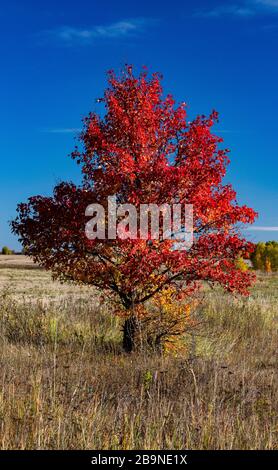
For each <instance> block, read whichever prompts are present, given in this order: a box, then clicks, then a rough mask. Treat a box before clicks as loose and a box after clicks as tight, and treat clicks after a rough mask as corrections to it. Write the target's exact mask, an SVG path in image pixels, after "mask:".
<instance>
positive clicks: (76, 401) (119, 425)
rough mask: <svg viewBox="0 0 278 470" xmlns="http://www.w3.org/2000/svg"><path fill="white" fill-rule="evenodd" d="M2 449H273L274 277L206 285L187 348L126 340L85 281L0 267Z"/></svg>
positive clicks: (277, 428) (276, 426)
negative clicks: (148, 347) (250, 284)
mask: <svg viewBox="0 0 278 470" xmlns="http://www.w3.org/2000/svg"><path fill="white" fill-rule="evenodd" d="M0 285H1V299H0V448H1V449H184V448H190V449H275V448H276V449H277V448H278V423H277V409H278V391H277V369H278V361H277V345H278V330H277V300H278V298H277V297H278V290H277V287H278V278H277V277H275V276H264V277H260V278H259V279H258V281H257V285H256V287H255V288H254V290H253V292H252V295H251V297H250V298H249V299H245V300H243V299H236V298H232V297H230V296H228V295H224V294H223V292H222V291H221V290H220V289H218V290H215V291H210V290H207V291H206V295H205V296H204V302H203V303H202V304H201V306H199V307H198V309H197V310H196V312H194V315H195V317H196V318H197V319H198V320H199V321H200V322H201V325H200V327H199V328H198V329H197V330H195V331H194V332H193V334H190V335H188V336H187V337H186V338H185V340H186V342H187V345H188V347H187V352H186V353H183V356H180V357H173V356H161V355H158V354H147V353H143V352H141V353H137V354H133V355H126V354H124V353H123V352H122V348H121V324H120V321H119V320H117V319H115V318H113V316H112V315H111V309H110V306H109V304H102V303H101V301H100V298H99V296H98V294H97V293H95V292H93V291H91V290H90V289H80V288H78V287H72V286H59V285H58V284H55V283H52V282H51V281H50V279H49V276H48V275H47V274H46V273H44V272H43V271H39V270H33V269H32V268H31V267H30V266H29V268H28V269H25V267H24V266H17V268H16V269H15V268H14V267H13V266H2V267H1V269H0Z"/></svg>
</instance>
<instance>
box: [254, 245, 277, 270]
mask: <svg viewBox="0 0 278 470" xmlns="http://www.w3.org/2000/svg"><path fill="white" fill-rule="evenodd" d="M250 260H251V262H252V265H253V268H254V269H258V270H260V271H265V272H267V273H271V272H275V271H278V242H276V241H270V242H266V243H263V242H260V243H257V245H256V248H255V251H254V252H253V253H252V255H251V256H250Z"/></svg>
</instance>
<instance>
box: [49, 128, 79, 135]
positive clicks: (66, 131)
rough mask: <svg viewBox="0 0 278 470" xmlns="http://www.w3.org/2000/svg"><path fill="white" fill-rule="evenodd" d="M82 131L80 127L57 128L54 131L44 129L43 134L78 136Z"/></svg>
mask: <svg viewBox="0 0 278 470" xmlns="http://www.w3.org/2000/svg"><path fill="white" fill-rule="evenodd" d="M81 130H82V129H80V128H78V127H57V128H52V129H42V131H41V132H46V133H47V134H76V133H78V132H81Z"/></svg>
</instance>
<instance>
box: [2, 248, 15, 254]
mask: <svg viewBox="0 0 278 470" xmlns="http://www.w3.org/2000/svg"><path fill="white" fill-rule="evenodd" d="M12 253H13V251H12V250H10V248H9V247H8V246H3V248H2V255H11V254H12Z"/></svg>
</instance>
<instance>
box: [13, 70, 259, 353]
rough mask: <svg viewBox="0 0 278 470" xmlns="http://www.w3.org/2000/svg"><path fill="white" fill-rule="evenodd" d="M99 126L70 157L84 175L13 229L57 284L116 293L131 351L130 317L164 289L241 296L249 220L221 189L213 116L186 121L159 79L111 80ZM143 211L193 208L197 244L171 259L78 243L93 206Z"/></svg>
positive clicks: (137, 246) (246, 277) (144, 250)
mask: <svg viewBox="0 0 278 470" xmlns="http://www.w3.org/2000/svg"><path fill="white" fill-rule="evenodd" d="M108 81H109V85H108V88H107V89H106V91H105V94H104V98H103V99H101V100H98V101H101V102H103V104H104V105H105V109H106V114H105V116H104V117H103V118H101V117H100V116H98V115H97V114H96V113H90V114H89V115H88V117H86V118H85V119H84V129H83V131H82V133H81V135H80V140H81V142H82V148H81V149H80V150H78V148H76V149H75V151H74V152H73V154H72V157H73V158H74V159H76V161H77V163H78V164H80V165H81V166H82V173H83V181H82V184H81V185H79V186H76V185H74V184H73V183H66V182H63V183H61V184H59V185H58V186H56V187H55V188H54V193H53V196H52V197H43V196H35V197H31V198H30V199H29V200H28V202H27V203H22V204H19V206H18V216H17V218H16V219H15V220H14V221H13V222H12V229H13V231H14V233H16V234H17V235H19V238H20V241H21V243H22V244H23V247H24V249H25V252H26V253H27V254H28V255H29V256H31V257H32V258H33V259H34V261H35V262H37V263H39V264H40V265H41V266H43V267H44V268H46V269H48V270H51V271H52V273H53V275H54V277H55V278H58V279H60V280H63V281H64V280H70V281H76V282H82V283H86V284H90V285H92V286H96V287H98V288H101V289H103V290H105V291H107V292H110V293H112V294H113V296H114V298H115V299H117V300H118V301H119V302H120V303H121V305H122V306H123V308H124V310H125V311H126V322H125V327H124V333H125V334H124V347H125V349H126V350H131V349H132V348H133V346H134V331H135V317H136V309H137V307H138V306H140V305H144V304H145V302H146V301H147V300H149V299H151V298H152V297H153V296H155V295H157V293H159V292H163V290H164V289H165V288H168V287H169V285H171V286H172V289H173V290H172V292H175V293H176V295H177V296H179V297H182V296H189V295H191V294H192V292H193V291H194V290H195V289H196V288H197V287H198V285H199V283H200V282H199V281H204V280H206V281H209V282H212V283H215V282H217V283H219V284H221V285H222V286H223V287H224V288H225V289H226V290H228V291H235V292H239V293H242V294H246V293H247V291H248V287H249V286H250V284H251V282H252V275H251V274H250V273H249V272H242V271H241V270H240V269H238V268H237V266H236V263H235V260H236V259H237V258H238V256H246V255H248V253H249V252H250V251H252V244H250V243H249V242H247V241H246V240H245V239H244V238H243V237H242V236H241V234H240V230H239V225H240V224H241V223H242V224H245V223H252V222H253V221H254V218H255V217H256V213H255V212H254V211H253V210H252V209H250V208H248V207H246V206H239V205H238V203H237V201H236V193H235V191H234V190H233V188H232V187H231V185H227V184H226V185H223V184H222V180H223V177H224V175H225V172H226V167H227V165H228V163H229V160H228V158H227V151H226V150H223V149H221V148H220V146H219V144H220V143H221V142H222V139H221V138H219V137H217V136H216V135H214V134H213V133H212V126H213V124H214V122H215V121H216V120H217V113H216V112H213V113H212V114H211V115H210V116H209V117H204V116H199V117H197V118H196V119H195V120H194V121H192V122H187V118H186V107H185V104H181V105H179V106H176V105H175V101H174V99H173V98H172V96H170V95H168V96H166V97H163V94H162V87H161V77H160V76H159V75H158V74H153V75H152V76H151V77H148V75H147V73H146V72H145V71H143V72H142V73H141V74H140V75H139V76H138V77H136V76H135V75H134V73H133V69H132V67H129V66H128V67H126V69H125V70H124V71H123V72H122V74H121V75H120V77H117V76H116V75H115V74H114V72H109V75H108ZM112 195H116V197H117V201H118V202H121V203H131V204H133V205H135V207H138V208H139V206H140V204H150V203H153V204H158V205H162V204H164V203H167V204H173V203H187V204H193V209H194V243H193V246H192V247H191V249H189V250H187V251H184V250H176V249H175V246H174V243H175V241H174V240H162V239H159V240H150V239H148V240H142V239H141V238H139V237H138V238H137V239H122V238H121V237H120V236H117V237H116V239H113V240H111V239H108V238H106V239H102V240H100V239H94V240H89V239H88V238H87V236H86V234H85V224H86V222H87V221H88V217H86V216H85V210H86V207H87V206H88V205H90V204H91V203H99V204H101V205H102V206H104V207H107V198H108V196H112Z"/></svg>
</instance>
